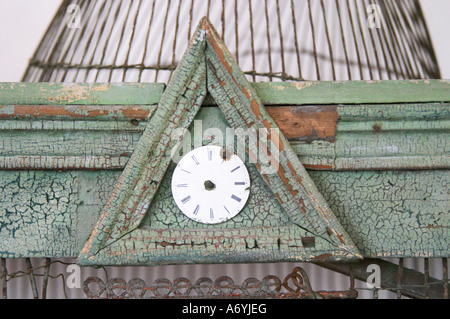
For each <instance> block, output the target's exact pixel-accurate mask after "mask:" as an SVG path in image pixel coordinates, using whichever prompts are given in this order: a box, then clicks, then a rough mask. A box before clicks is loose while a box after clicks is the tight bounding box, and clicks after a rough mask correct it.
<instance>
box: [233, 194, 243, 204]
mask: <svg viewBox="0 0 450 319" xmlns="http://www.w3.org/2000/svg"><path fill="white" fill-rule="evenodd" d="M231 198H232V199H234V200H235V201H237V202H239V203H240V202H241V199H240V198H239V197H237V196H236V195H231Z"/></svg>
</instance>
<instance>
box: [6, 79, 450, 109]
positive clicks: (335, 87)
mask: <svg viewBox="0 0 450 319" xmlns="http://www.w3.org/2000/svg"><path fill="white" fill-rule="evenodd" d="M251 85H252V86H253V87H254V89H255V90H256V92H257V94H258V96H259V98H260V99H261V101H262V102H263V103H264V104H265V105H317V104H376V103H428V102H450V81H448V80H381V81H304V82H257V83H252V84H251ZM164 89H165V84H163V83H25V82H19V83H12V82H3V83H0V105H14V104H20V105H33V104H35V105H38V104H58V105H75V104H80V105H105V104H106V105H108V104H109V105H118V104H122V105H124V104H129V105H136V104H157V103H158V102H159V100H160V98H161V96H162V93H163V91H164ZM214 104H215V102H214V100H213V99H212V98H211V96H210V95H208V96H207V98H206V99H205V101H204V103H203V105H214Z"/></svg>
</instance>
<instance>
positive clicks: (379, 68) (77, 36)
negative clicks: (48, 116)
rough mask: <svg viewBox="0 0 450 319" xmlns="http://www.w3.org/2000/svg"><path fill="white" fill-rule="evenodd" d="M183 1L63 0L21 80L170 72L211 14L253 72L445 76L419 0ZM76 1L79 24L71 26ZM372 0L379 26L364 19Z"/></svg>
mask: <svg viewBox="0 0 450 319" xmlns="http://www.w3.org/2000/svg"><path fill="white" fill-rule="evenodd" d="M185 1H186V0H172V1H166V0H162V1H161V0H154V1H129V0H122V1H111V0H101V1H100V0H99V1H85V0H78V1H67V0H66V1H64V2H63V3H62V5H61V7H60V9H59V10H58V12H57V13H56V15H55V17H54V19H53V22H52V23H51V25H50V27H49V29H48V30H47V33H46V35H45V36H44V38H43V39H42V41H41V43H40V45H39V47H38V48H37V50H36V52H35V54H34V56H33V58H32V59H31V61H30V63H29V67H28V70H27V72H26V74H25V75H24V77H23V81H33V82H34V81H39V82H47V81H51V82H86V81H88V82H91V81H95V82H98V81H99V82H105V81H108V82H119V81H122V82H141V81H143V82H149V81H155V82H167V81H168V80H169V78H170V77H171V75H172V73H173V70H174V69H175V67H176V65H177V64H178V62H179V60H180V58H181V52H180V50H179V48H183V47H185V46H186V44H187V42H188V41H189V40H190V37H191V35H192V25H193V24H195V23H196V21H198V20H199V19H200V17H202V16H205V15H206V16H208V17H209V19H210V20H211V21H212V22H213V23H214V24H215V25H217V27H218V29H220V30H221V37H222V38H223V39H224V40H225V43H229V44H230V45H229V46H230V50H231V53H232V54H233V56H234V57H235V59H236V61H237V62H238V63H239V65H241V67H242V68H243V71H244V73H245V74H246V75H247V77H248V78H249V79H251V80H253V81H279V80H282V81H299V80H304V79H306V80H377V79H419V78H439V77H440V72H439V68H438V66H437V62H436V56H435V54H434V51H433V48H432V44H431V41H430V40H429V34H428V31H427V28H426V23H425V20H424V17H423V13H422V10H421V8H420V5H419V3H418V1H417V0H407V1H388V0H335V1H311V0H291V1H279V0H265V1H264V2H263V3H261V4H262V5H258V3H257V2H255V1H254V0H248V1H236V0H235V1H208V2H207V6H205V5H202V4H203V3H201V1H196V0H191V1H189V3H184V2H185ZM70 3H75V4H77V5H79V8H80V17H81V22H82V28H80V29H79V31H74V29H70V28H67V27H65V23H66V20H67V18H68V17H67V14H66V8H67V6H68V5H69V4H70ZM370 5H377V6H379V7H378V8H379V9H380V12H381V14H382V23H383V24H382V27H381V28H372V29H370V28H368V27H367V19H368V14H367V12H366V11H367V8H368V6H370ZM158 16H160V17H161V18H157V17H158ZM256 21H257V24H256ZM225 30H227V31H226V32H225ZM140 35H142V36H140ZM144 35H145V36H144ZM186 35H187V36H186ZM246 35H249V37H247V36H246ZM300 35H302V36H301V37H300ZM335 39H336V40H335Z"/></svg>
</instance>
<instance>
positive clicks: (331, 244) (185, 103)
mask: <svg viewBox="0 0 450 319" xmlns="http://www.w3.org/2000/svg"><path fill="white" fill-rule="evenodd" d="M214 32H215V31H214V30H213V28H212V26H211V25H210V24H209V21H207V19H203V20H202V21H201V23H200V24H199V26H198V28H197V31H196V33H195V34H196V35H195V37H194V40H193V42H192V43H191V44H190V47H189V48H188V51H187V52H186V53H185V55H184V56H183V59H182V62H181V63H180V65H179V67H178V69H177V70H176V72H175V73H174V76H173V77H172V79H171V81H170V83H169V85H168V87H167V90H166V91H165V92H164V95H163V97H162V99H161V101H160V104H159V106H158V108H157V110H156V111H155V114H154V115H153V116H152V118H151V120H150V122H149V123H148V125H147V128H146V130H145V132H144V133H143V136H142V137H141V139H140V140H139V143H138V144H137V146H136V149H135V150H134V152H133V155H132V157H131V159H130V161H129V162H128V163H127V166H126V167H125V170H124V172H123V174H122V175H121V177H120V179H119V181H118V183H117V187H116V188H115V191H114V192H113V194H112V196H111V198H110V200H109V201H108V204H107V205H106V206H105V208H104V210H103V212H102V214H101V217H100V219H99V222H98V223H97V226H96V227H95V229H94V230H93V232H92V235H91V237H90V239H89V240H88V241H87V243H86V245H85V247H84V248H83V250H82V251H81V253H80V255H79V257H78V262H79V263H81V264H86V265H88V264H103V265H110V264H118V265H124V264H136V265H155V264H166V263H169V264H176V263H180V262H183V263H193V262H196V263H205V262H206V263H211V262H259V261H283V260H305V261H308V260H353V259H358V258H361V255H360V254H359V253H358V251H357V249H356V248H355V247H354V245H353V244H352V242H351V239H350V238H349V236H348V235H347V234H346V232H345V230H344V229H343V228H342V227H341V226H340V225H339V222H338V221H337V220H336V218H335V217H334V215H333V214H332V212H331V211H330V210H329V208H328V207H327V206H326V203H325V202H324V201H323V199H322V197H321V195H320V194H319V193H318V191H317V189H316V188H314V186H313V185H311V184H312V182H311V180H309V177H308V176H307V173H306V171H305V170H304V168H303V167H302V166H301V164H300V163H299V161H298V158H297V157H296V156H295V155H293V152H292V150H291V149H290V147H289V144H288V143H287V141H286V140H285V139H284V137H281V136H280V138H281V141H280V143H281V144H282V146H281V149H280V150H281V151H282V152H283V154H282V155H281V160H282V164H281V165H283V168H282V169H279V170H278V172H276V171H275V172H273V173H272V175H271V177H270V178H269V180H268V186H269V188H270V189H269V190H267V189H266V195H265V196H268V197H273V198H277V199H278V201H279V202H280V203H281V210H284V211H285V212H286V213H287V215H288V216H289V219H291V220H292V222H291V223H290V225H288V226H266V227H257V226H256V225H255V224H250V225H247V224H248V223H251V222H252V221H253V220H252V219H250V218H247V220H245V218H244V221H242V222H241V223H239V222H238V221H236V220H235V221H233V223H234V224H235V226H234V227H231V228H224V229H223V231H222V230H219V229H217V228H213V229H202V227H200V228H198V227H195V226H196V225H194V227H189V228H184V227H183V228H178V227H176V225H174V224H171V225H170V226H169V227H167V226H166V227H167V228H162V229H158V228H154V225H153V224H152V223H150V226H149V227H144V228H140V229H137V227H138V226H140V225H141V226H142V221H143V218H144V217H145V215H146V214H152V210H150V211H149V212H148V213H147V210H148V208H149V205H150V202H152V205H153V206H156V205H157V203H158V202H154V201H155V196H156V194H157V190H158V188H159V186H160V184H161V182H162V179H163V176H164V174H165V173H166V170H167V167H168V165H169V163H170V162H171V158H170V157H169V156H168V154H166V153H168V152H170V150H171V149H172V148H173V147H174V146H175V142H177V141H174V139H173V138H171V137H170V134H171V133H172V132H173V131H174V130H175V129H176V128H188V127H189V125H190V123H191V122H192V120H193V118H194V116H195V115H196V114H197V112H198V110H199V107H200V105H201V102H202V101H203V99H204V97H205V96H206V92H207V90H206V85H207V86H208V89H209V90H210V91H211V92H212V94H213V96H215V97H216V101H217V102H218V105H219V108H221V110H222V112H223V114H224V115H225V117H226V118H227V120H228V122H229V123H231V124H235V121H236V120H238V118H239V117H240V116H242V114H238V113H236V111H238V109H239V106H235V109H233V107H232V108H229V107H228V106H224V104H227V103H229V102H228V98H227V97H222V96H220V95H215V91H214V87H213V84H212V83H219V82H220V81H224V82H225V83H228V84H227V85H228V86H229V87H228V88H229V89H231V90H236V89H239V88H240V86H239V85H236V84H235V83H241V84H243V85H245V86H246V88H247V89H248V83H247V82H246V79H245V76H244V74H243V73H242V71H239V72H240V73H237V74H236V75H238V78H235V79H234V81H230V79H225V78H224V79H221V80H220V81H216V82H214V78H213V79H211V74H210V72H211V67H212V64H211V63H214V62H211V60H209V59H210V58H211V56H210V55H211V53H209V52H208V46H209V45H213V46H214V45H216V46H223V43H221V42H219V41H220V40H219V39H218V37H217V36H216V35H215V34H214ZM215 54H217V55H222V54H224V52H216V53H215ZM204 57H206V63H205V59H204ZM208 62H210V63H208ZM230 62H231V63H234V62H232V60H230V59H227V61H222V62H221V63H224V64H223V65H218V64H215V65H214V70H215V71H217V69H218V68H221V67H222V66H224V67H225V68H226V67H227V65H225V64H226V63H230ZM235 66H236V65H235V64H234V66H233V67H235ZM206 73H208V76H206ZM214 75H215V76H217V73H215V74H214ZM206 79H207V82H206ZM236 79H237V81H236ZM210 81H212V82H210ZM205 84H206V85H205ZM247 89H246V92H248V93H249V94H250V95H252V94H253V93H251V92H250V91H247ZM253 95H254V94H253ZM254 98H255V100H253V101H254V102H255V103H258V102H257V101H256V99H257V97H256V96H255V95H254ZM236 101H238V100H237V99H236ZM249 103H250V100H247V104H249ZM238 104H239V103H238ZM246 107H248V109H247V110H246V111H245V112H246V113H247V114H249V115H250V117H251V116H253V117H255V116H256V117H260V116H261V114H262V113H263V112H265V111H264V110H263V109H262V107H263V106H262V105H259V106H258V108H255V106H254V103H253V102H252V106H251V107H249V106H247V105H246ZM259 108H260V109H259ZM251 113H253V115H252V114H251ZM265 119H266V121H271V122H272V127H273V128H276V126H275V124H274V123H273V120H271V119H270V117H268V116H266V118H265ZM233 127H234V128H235V129H237V128H239V127H242V128H244V127H245V128H247V127H249V125H240V126H236V125H234V126H233ZM269 134H272V131H270V133H269ZM277 134H278V135H281V134H279V133H278V132H277ZM260 143H261V141H260ZM247 152H249V151H247ZM249 155H250V156H251V153H249ZM255 166H256V167H257V169H258V170H260V168H261V167H260V164H259V163H256V164H255ZM280 167H281V166H280ZM286 173H288V175H286ZM291 175H293V178H294V179H291V181H290V182H289V183H287V182H286V180H287V179H288V178H289V176H291ZM274 176H275V177H274ZM262 177H263V178H265V179H266V178H268V175H266V174H265V173H263V174H262ZM299 181H300V182H299ZM304 185H307V186H306V188H305V189H303V190H302V198H300V197H296V194H297V193H298V189H299V188H304V187H305V186H304ZM274 194H275V197H274ZM292 194H293V195H292ZM164 196H167V190H166V192H165V193H164ZM308 197H312V198H308ZM163 201H164V202H165V203H166V205H165V206H167V205H168V204H167V203H168V202H170V201H171V198H169V199H168V200H163ZM275 201H276V200H275ZM261 204H262V203H257V204H256V205H255V207H253V209H263V210H264V209H265V208H263V207H262V206H261ZM278 205H279V204H278ZM171 207H172V209H169V210H167V209H165V210H164V209H162V210H158V212H159V213H162V214H165V215H166V217H165V222H166V223H168V222H169V216H171V214H173V213H177V215H180V214H179V210H178V209H176V208H175V206H173V205H172V206H171ZM250 209H252V208H250ZM281 210H280V209H279V210H278V214H281ZM315 210H319V211H318V212H316V211H315ZM304 215H309V216H308V217H307V218H305V217H304ZM243 216H244V217H245V215H243ZM249 226H250V227H249ZM224 227H225V226H224ZM305 237H308V238H311V237H315V242H314V245H312V246H311V247H310V245H307V246H305V244H304V242H303V238H305ZM172 248H173V249H172Z"/></svg>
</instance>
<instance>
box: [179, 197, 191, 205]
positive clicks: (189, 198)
mask: <svg viewBox="0 0 450 319" xmlns="http://www.w3.org/2000/svg"><path fill="white" fill-rule="evenodd" d="M190 200H191V196H188V197H186V198H183V199H182V200H181V202H182V203H183V204H186V203H187V202H189V201H190Z"/></svg>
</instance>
